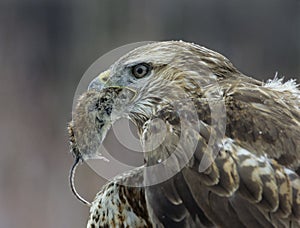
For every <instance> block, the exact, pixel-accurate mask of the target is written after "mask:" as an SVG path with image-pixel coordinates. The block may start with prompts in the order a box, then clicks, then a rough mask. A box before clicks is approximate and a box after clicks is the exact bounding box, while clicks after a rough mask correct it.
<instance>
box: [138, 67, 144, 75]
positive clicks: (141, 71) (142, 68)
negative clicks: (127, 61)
mask: <svg viewBox="0 0 300 228" xmlns="http://www.w3.org/2000/svg"><path fill="white" fill-rule="evenodd" d="M136 72H137V73H138V74H143V73H144V72H145V68H144V67H138V68H137V70H136Z"/></svg>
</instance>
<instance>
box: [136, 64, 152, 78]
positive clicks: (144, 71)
mask: <svg viewBox="0 0 300 228" xmlns="http://www.w3.org/2000/svg"><path fill="white" fill-rule="evenodd" d="M150 71H151V66H150V65H149V64H147V63H140V64H137V65H135V66H133V67H132V74H133V75H134V77H136V78H142V77H145V76H146V75H148V74H149V72H150Z"/></svg>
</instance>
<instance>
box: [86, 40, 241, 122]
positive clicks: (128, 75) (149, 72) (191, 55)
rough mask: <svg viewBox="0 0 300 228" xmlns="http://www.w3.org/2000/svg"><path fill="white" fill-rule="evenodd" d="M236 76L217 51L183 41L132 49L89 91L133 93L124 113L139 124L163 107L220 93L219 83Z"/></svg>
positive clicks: (90, 87) (159, 43) (225, 59)
mask: <svg viewBox="0 0 300 228" xmlns="http://www.w3.org/2000/svg"><path fill="white" fill-rule="evenodd" d="M238 76H241V74H240V73H239V72H238V71H237V70H236V68H235V67H234V66H233V65H232V64H231V62H230V61H229V60H228V59H227V58H225V57H224V56H222V55H221V54H219V53H217V52H214V51H211V50H209V49H206V48H204V47H201V46H198V45H195V44H192V43H186V42H183V41H167V42H157V43H151V44H148V45H145V46H142V47H139V48H136V49H135V50H133V51H131V52H129V53H128V54H126V55H125V56H123V57H121V58H120V59H119V60H118V61H117V62H115V63H114V64H113V65H112V66H111V67H110V68H109V69H108V70H107V71H105V72H104V73H102V74H100V75H99V76H98V77H97V78H95V79H94V80H93V81H92V82H91V83H90V85H89V90H96V91H100V90H101V89H103V88H104V87H110V86H118V87H127V88H130V89H131V90H133V91H135V92H136V97H135V99H134V100H133V101H131V103H130V104H128V110H130V113H129V115H132V116H131V119H133V121H134V122H135V123H136V124H137V125H139V124H140V123H143V122H144V121H145V120H147V119H148V118H149V117H150V116H151V115H152V114H153V113H154V112H155V111H156V109H157V108H160V106H161V105H163V104H167V103H172V101H178V100H182V99H186V98H189V97H190V96H194V95H197V96H200V97H205V96H206V95H207V94H205V93H210V92H213V93H216V91H217V93H222V91H221V90H222V89H221V88H220V84H222V82H224V81H226V80H232V79H234V78H236V77H238ZM210 88H211V89H210ZM210 95H211V94H210ZM135 113H138V115H134V114H135Z"/></svg>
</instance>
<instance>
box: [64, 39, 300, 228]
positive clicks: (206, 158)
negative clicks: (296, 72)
mask: <svg viewBox="0 0 300 228" xmlns="http://www.w3.org/2000/svg"><path fill="white" fill-rule="evenodd" d="M120 118H128V119H130V120H131V121H132V122H133V123H134V124H135V125H136V126H137V129H138V134H139V137H140V141H141V144H142V147H143V150H144V151H145V155H144V160H145V164H144V165H143V166H141V167H138V168H136V169H133V170H131V171H128V172H127V173H124V174H122V175H119V176H117V177H115V178H114V179H113V180H112V181H109V182H108V183H107V184H106V185H105V186H104V187H103V188H102V189H101V190H100V192H99V193H98V194H97V195H96V197H95V199H94V201H93V202H92V203H91V207H90V217H89V220H88V225H87V227H300V178H299V174H300V91H299V89H298V88H297V84H296V82H295V80H289V81H287V82H283V80H282V79H278V78H274V79H273V80H269V81H267V82H266V83H264V82H260V81H258V80H255V79H253V78H251V77H248V76H246V75H244V74H242V73H241V72H240V71H238V70H237V69H236V68H235V67H234V66H233V64H232V63H231V62H230V61H229V60H228V59H227V58H226V57H224V56H223V55H221V54H219V53H217V52H214V51H212V50H209V49H207V48H204V47H201V46H198V45H196V44H192V43H187V42H183V41H166V42H156V43H151V44H148V45H145V46H142V47H139V48H137V49H135V50H133V51H131V52H129V53H128V54H126V55H125V56H123V57H121V58H120V59H119V60H118V61H116V62H115V63H114V64H113V65H112V66H111V67H110V68H109V69H108V70H107V71H105V72H104V73H102V74H100V75H99V76H98V77H97V78H95V79H94V80H93V81H92V82H91V84H90V85H89V89H88V91H87V92H86V93H85V94H83V95H82V97H81V98H80V99H79V101H78V104H77V107H76V109H75V112H74V114H73V119H72V121H71V122H70V124H69V135H70V144H71V150H72V152H73V154H74V155H75V157H76V162H75V165H74V167H75V166H76V165H77V163H78V162H79V161H80V160H83V161H84V160H86V159H89V158H94V157H97V156H99V151H98V150H97V148H98V147H99V145H100V144H101V143H102V142H103V140H104V138H105V137H106V134H107V132H108V131H109V129H110V128H111V126H112V125H113V124H114V122H115V121H117V120H118V119H120ZM74 167H73V168H74ZM73 170H74V169H72V172H71V173H72V175H71V178H72V176H73ZM74 192H75V190H74ZM75 193H76V192H75ZM82 200H83V199H82Z"/></svg>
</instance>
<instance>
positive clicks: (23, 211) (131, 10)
mask: <svg viewBox="0 0 300 228" xmlns="http://www.w3.org/2000/svg"><path fill="white" fill-rule="evenodd" d="M178 39H182V40H185V41H191V42H195V43H198V44H200V45H203V46H206V47H208V48H210V49H213V50H216V51H218V52H220V53H222V54H224V55H225V56H227V57H228V58H229V59H230V60H231V61H232V62H233V63H234V65H236V66H237V68H238V69H240V70H241V71H242V72H243V73H245V74H247V75H251V76H253V77H255V78H257V79H260V80H266V79H267V78H273V77H274V75H275V73H276V72H278V74H279V75H280V76H285V78H287V79H289V78H298V79H299V78H300V1H299V0H285V1H283V0H269V1H261V0H252V1H238V0H229V1H221V0H219V1H217V0H210V1H204V0H203V1H195V0H185V1H182V0H165V1H159V0H153V1H151V2H150V1H139V0H129V1H125V0H124V1H109V0H100V1H96V0H88V1H80V0H73V1H67V0H0V152H1V155H0V227H84V226H85V224H86V220H87V216H88V211H89V210H88V208H87V207H85V206H83V205H82V204H81V203H79V202H78V201H77V200H76V199H75V198H74V197H73V195H72V194H71V192H70V189H69V185H68V172H69V168H70V166H71V164H72V162H73V159H72V156H71V154H70V153H69V146H68V139H67V133H66V126H67V122H68V121H69V120H70V119H71V111H72V102H73V96H74V93H75V90H76V87H77V84H78V83H79V81H80V79H81V77H82V75H83V73H84V72H85V70H86V69H87V68H88V67H89V66H90V64H91V63H93V62H94V61H95V60H96V59H97V58H98V57H100V56H101V55H103V54H105V53H106V52H108V51H109V50H111V49H113V48H116V47H119V46H121V45H124V44H127V43H132V42H137V41H144V40H153V41H159V40H178ZM76 182H77V185H78V190H79V191H80V192H81V193H82V194H83V195H84V196H85V197H86V198H88V199H92V198H93V196H94V195H95V193H96V192H97V190H98V189H99V187H100V186H101V185H102V184H103V183H104V180H103V179H101V178H100V177H98V176H97V175H95V174H94V172H93V171H92V170H91V169H90V168H89V167H88V166H87V165H82V166H80V168H79V169H78V172H77V177H76Z"/></svg>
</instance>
